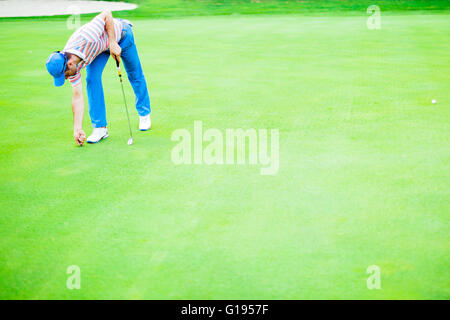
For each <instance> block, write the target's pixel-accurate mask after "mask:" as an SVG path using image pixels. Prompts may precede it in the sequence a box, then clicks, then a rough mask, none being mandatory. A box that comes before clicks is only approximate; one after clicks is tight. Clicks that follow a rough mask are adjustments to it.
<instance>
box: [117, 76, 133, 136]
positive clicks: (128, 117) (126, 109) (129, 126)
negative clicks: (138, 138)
mask: <svg viewBox="0 0 450 320" xmlns="http://www.w3.org/2000/svg"><path fill="white" fill-rule="evenodd" d="M119 78H120V86H121V87H122V95H123V101H124V103H125V111H126V112H127V119H128V129H130V137H131V138H133V133H132V131H131V123H130V115H129V113H128V106H127V100H126V99H125V90H124V89H123V82H122V76H121V75H119Z"/></svg>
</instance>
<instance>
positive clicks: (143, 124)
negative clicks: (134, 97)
mask: <svg viewBox="0 0 450 320" xmlns="http://www.w3.org/2000/svg"><path fill="white" fill-rule="evenodd" d="M151 126H152V120H151V119H150V115H149V114H148V115H146V116H144V117H141V116H139V130H141V131H147V130H148V129H150V127H151Z"/></svg>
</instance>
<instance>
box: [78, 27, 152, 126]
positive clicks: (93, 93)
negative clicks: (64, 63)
mask: <svg viewBox="0 0 450 320" xmlns="http://www.w3.org/2000/svg"><path fill="white" fill-rule="evenodd" d="M123 25H124V32H125V34H124V36H123V37H122V39H121V40H120V41H119V46H120V47H121V48H122V53H121V61H123V64H124V65H125V70H126V72H127V76H128V80H130V83H131V86H132V87H133V91H134V95H135V96H136V99H135V104H136V110H137V112H138V113H139V115H140V116H146V115H148V114H149V113H150V112H151V109H150V98H149V96H148V89H147V82H146V81H145V77H144V72H143V71H142V66H141V62H140V60H139V56H138V53H137V49H136V44H135V43H134V36H133V31H132V30H131V26H130V25H129V24H128V23H125V22H123ZM124 32H122V34H123V33H124ZM109 56H110V53H109V50H108V51H105V52H102V53H101V54H99V55H98V56H97V57H96V58H95V59H94V61H92V63H91V64H89V65H88V66H87V67H86V73H87V75H86V83H87V94H88V102H89V116H90V117H91V122H92V127H94V128H99V127H106V125H107V122H106V108H105V96H104V94H103V85H102V73H103V69H104V68H105V65H106V62H107V61H108V59H109ZM117 90H119V91H120V89H119V88H118V89H117Z"/></svg>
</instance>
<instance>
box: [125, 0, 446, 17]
mask: <svg viewBox="0 0 450 320" xmlns="http://www.w3.org/2000/svg"><path fill="white" fill-rule="evenodd" d="M127 2H133V3H137V4H138V6H139V7H138V9H137V10H133V11H128V12H127V13H125V15H128V16H130V17H147V18H148V17H179V16H198V15H230V14H274V13H278V14H279V13H295V14H306V15H323V14H325V15H327V16H329V15H330V14H331V15H343V14H345V15H348V14H356V15H360V14H361V12H365V11H366V9H367V7H368V6H370V5H373V4H376V5H378V6H379V7H380V8H381V10H382V11H384V12H386V11H389V12H404V11H429V10H449V9H450V3H449V1H447V0H415V1H411V0H377V1H375V2H374V1H373V0H301V1H298V0H137V1H135V0H129V1H127Z"/></svg>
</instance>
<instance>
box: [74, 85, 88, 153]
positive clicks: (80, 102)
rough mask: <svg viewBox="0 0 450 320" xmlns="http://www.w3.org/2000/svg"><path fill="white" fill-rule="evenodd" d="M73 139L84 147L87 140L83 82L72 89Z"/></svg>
mask: <svg viewBox="0 0 450 320" xmlns="http://www.w3.org/2000/svg"><path fill="white" fill-rule="evenodd" d="M72 90H73V91H72V111H73V138H74V139H75V142H76V143H77V144H78V145H80V146H82V145H83V143H84V140H85V139H86V134H85V133H84V131H83V114H84V97H83V90H82V84H81V82H80V83H79V84H78V85H76V86H75V87H73V88H72Z"/></svg>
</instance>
